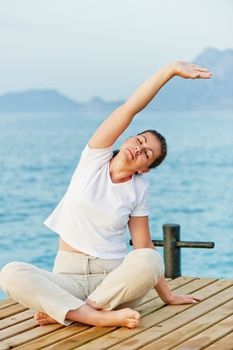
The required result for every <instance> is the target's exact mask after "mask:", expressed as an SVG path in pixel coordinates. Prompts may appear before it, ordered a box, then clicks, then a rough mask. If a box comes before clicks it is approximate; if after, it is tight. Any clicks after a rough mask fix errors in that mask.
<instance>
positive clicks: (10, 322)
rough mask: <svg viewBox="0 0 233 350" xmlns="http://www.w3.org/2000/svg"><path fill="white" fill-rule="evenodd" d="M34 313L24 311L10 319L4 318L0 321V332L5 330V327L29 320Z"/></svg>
mask: <svg viewBox="0 0 233 350" xmlns="http://www.w3.org/2000/svg"><path fill="white" fill-rule="evenodd" d="M33 315H34V311H32V310H26V311H23V312H19V313H18V314H15V315H13V316H10V317H6V318H4V319H3V320H0V330H2V329H5V328H7V327H10V326H13V325H14V324H16V323H19V322H23V321H26V320H28V319H30V318H33Z"/></svg>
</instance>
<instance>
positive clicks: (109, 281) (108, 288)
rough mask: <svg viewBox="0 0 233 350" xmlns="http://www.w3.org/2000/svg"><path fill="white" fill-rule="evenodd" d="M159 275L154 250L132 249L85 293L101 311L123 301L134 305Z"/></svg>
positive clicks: (159, 261)
mask: <svg viewBox="0 0 233 350" xmlns="http://www.w3.org/2000/svg"><path fill="white" fill-rule="evenodd" d="M163 275H164V265H163V261H162V258H161V256H160V255H159V253H158V252H157V251H156V250H154V249H151V248H142V249H135V250H133V251H131V252H130V253H129V254H128V255H127V256H126V257H125V259H124V260H123V262H122V264H121V265H120V266H119V267H117V268H116V269H115V270H113V271H111V272H110V273H109V274H108V275H107V276H106V277H105V279H104V280H103V281H102V282H101V284H100V285H99V286H98V287H97V288H96V290H95V291H94V292H92V293H91V294H89V296H88V299H90V300H91V301H94V302H96V303H97V304H99V305H101V306H102V307H103V309H104V310H112V309H114V308H115V307H117V306H119V305H120V304H125V303H127V302H131V305H133V304H134V305H135V304H137V301H139V300H140V299H141V297H143V296H144V295H145V294H146V293H147V292H148V291H149V290H151V289H152V288H153V287H154V286H155V285H156V284H157V283H158V281H159V279H160V278H161V277H163Z"/></svg>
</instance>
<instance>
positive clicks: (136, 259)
mask: <svg viewBox="0 0 233 350" xmlns="http://www.w3.org/2000/svg"><path fill="white" fill-rule="evenodd" d="M126 261H128V262H131V263H132V264H133V266H134V269H135V271H137V272H138V273H140V274H141V275H142V274H146V275H148V276H150V278H153V280H154V283H155V284H156V283H157V282H158V280H159V279H160V278H161V277H163V276H164V263H163V260H162V257H161V256H160V254H159V253H158V252H157V251H156V250H155V249H152V248H141V249H135V250H133V251H132V252H130V253H129V254H128V255H127V256H126Z"/></svg>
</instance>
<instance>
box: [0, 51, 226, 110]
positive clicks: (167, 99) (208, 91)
mask: <svg viewBox="0 0 233 350" xmlns="http://www.w3.org/2000/svg"><path fill="white" fill-rule="evenodd" d="M192 62H193V63H195V64H198V65H201V66H203V67H207V68H208V69H209V70H210V71H211V72H212V73H213V77H212V79H210V80H209V79H207V80H205V79H200V80H198V79H197V80H191V79H182V78H180V77H175V78H174V79H172V80H171V81H170V82H169V83H168V84H166V85H165V86H164V87H163V89H161V90H160V91H159V93H158V95H157V96H156V98H155V99H154V100H153V101H152V102H151V103H150V104H149V106H148V109H151V110H155V109H156V110H199V109H201V110H203V109H204V110H207V109H208V110H212V109H233V99H232V93H233V50H231V49H229V50H225V51H219V50H217V49H214V48H207V49H205V50H204V51H203V52H202V53H201V54H200V55H199V56H197V57H196V58H195V59H194V60H193V61H192ZM123 102H124V101H123V100H122V101H104V100H103V99H102V98H101V97H98V96H96V97H93V98H92V99H91V100H90V101H88V102H87V103H79V102H77V101H75V100H73V99H71V98H69V97H67V96H65V95H63V94H61V93H60V92H58V91H57V90H53V89H44V90H39V89H36V90H28V91H23V92H10V93H7V94H4V95H1V96H0V112H40V113H41V112H76V111H93V112H94V111H102V110H109V111H110V110H114V109H115V108H116V107H117V106H119V105H120V104H122V103H123Z"/></svg>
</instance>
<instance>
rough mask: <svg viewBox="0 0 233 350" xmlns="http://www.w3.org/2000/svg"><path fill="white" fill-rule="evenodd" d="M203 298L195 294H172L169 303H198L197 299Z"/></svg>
mask: <svg viewBox="0 0 233 350" xmlns="http://www.w3.org/2000/svg"><path fill="white" fill-rule="evenodd" d="M200 300H201V299H200V298H198V297H196V296H195V295H175V294H173V295H172V298H171V299H170V300H169V302H168V303H167V304H170V305H179V304H196V302H197V301H200Z"/></svg>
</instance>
